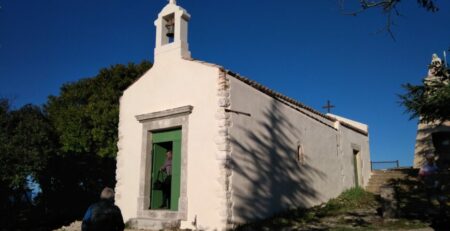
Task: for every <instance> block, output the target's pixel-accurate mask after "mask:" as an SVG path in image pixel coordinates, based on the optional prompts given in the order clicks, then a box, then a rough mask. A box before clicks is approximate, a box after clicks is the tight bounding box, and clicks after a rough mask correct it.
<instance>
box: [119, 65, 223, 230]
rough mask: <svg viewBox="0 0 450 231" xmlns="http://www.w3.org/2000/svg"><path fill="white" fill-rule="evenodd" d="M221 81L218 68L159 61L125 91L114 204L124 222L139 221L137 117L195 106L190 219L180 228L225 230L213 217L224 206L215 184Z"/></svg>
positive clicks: (139, 139) (190, 159) (191, 133)
mask: <svg viewBox="0 0 450 231" xmlns="http://www.w3.org/2000/svg"><path fill="white" fill-rule="evenodd" d="M218 76H219V69H218V68H215V67H210V66H206V65H202V64H199V63H196V62H193V61H188V60H183V59H173V58H170V59H169V58H168V59H167V60H164V59H163V58H161V57H160V58H159V59H158V60H157V62H156V63H155V65H154V66H153V68H152V69H151V70H149V71H148V72H147V73H146V74H145V75H144V76H143V77H141V78H140V79H139V80H138V81H137V82H136V83H134V84H133V85H132V86H130V87H129V88H128V89H127V90H126V91H125V92H124V95H123V96H122V98H121V101H120V120H119V143H118V147H119V153H118V157H117V161H118V163H117V179H118V182H117V185H116V193H117V195H116V203H117V205H118V206H119V207H120V208H121V210H122V213H123V216H124V220H125V221H127V220H129V219H130V218H135V217H136V216H137V199H138V190H139V176H140V169H139V168H140V160H141V151H142V125H141V124H140V123H139V122H138V121H137V120H136V118H135V116H136V115H139V114H145V113H151V112H156V111H163V110H167V109H171V108H176V107H181V106H186V105H192V106H193V107H194V108H193V112H192V114H190V115H189V125H188V127H189V129H188V130H189V134H188V145H187V149H188V151H187V152H188V160H187V162H188V164H187V165H188V167H187V200H188V204H187V216H188V219H187V221H182V228H183V227H191V222H192V221H193V220H194V218H195V217H196V219H197V224H198V226H199V227H204V228H207V229H213V228H216V227H219V226H223V224H221V220H220V217H219V214H217V213H215V212H214V211H217V210H219V209H220V208H221V207H222V205H221V204H220V198H219V197H220V195H219V194H220V190H221V187H220V184H219V182H218V181H217V178H218V177H219V167H220V166H219V162H218V161H217V160H216V156H215V153H216V149H217V148H216V144H215V142H214V136H215V135H216V134H217V122H216V120H215V113H216V110H217V101H218V97H217V79H218ZM182 148H184V147H182ZM222 194H223V193H222Z"/></svg>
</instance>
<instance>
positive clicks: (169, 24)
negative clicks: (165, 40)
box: [166, 18, 175, 38]
mask: <svg viewBox="0 0 450 231" xmlns="http://www.w3.org/2000/svg"><path fill="white" fill-rule="evenodd" d="M166 28H167V33H166V36H167V37H169V38H173V36H174V34H175V32H174V30H175V23H174V20H173V18H172V19H169V20H168V21H167V23H166Z"/></svg>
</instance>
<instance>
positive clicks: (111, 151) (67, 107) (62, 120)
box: [45, 62, 152, 158]
mask: <svg viewBox="0 0 450 231" xmlns="http://www.w3.org/2000/svg"><path fill="white" fill-rule="evenodd" d="M151 66H152V65H151V64H150V63H149V62H142V63H140V64H138V65H134V64H128V66H125V65H115V66H112V67H110V68H108V69H102V70H100V73H99V74H98V75H97V76H96V77H94V78H87V79H82V80H79V81H77V82H75V83H68V84H64V85H63V86H62V88H61V92H60V95H59V96H50V97H49V100H48V103H47V104H46V106H45V109H46V111H47V112H48V115H49V118H50V120H51V122H52V123H53V125H54V127H55V129H56V131H57V133H58V135H59V138H60V143H61V153H72V154H89V155H98V156H100V157H112V158H113V157H115V156H116V152H117V146H116V144H117V125H118V121H119V98H120V96H121V95H122V92H123V91H124V90H125V89H126V88H127V87H128V86H130V85H131V84H132V83H133V82H134V81H136V79H137V78H139V77H140V76H141V75H143V73H145V72H146V71H147V70H148V69H149V68H150V67H151Z"/></svg>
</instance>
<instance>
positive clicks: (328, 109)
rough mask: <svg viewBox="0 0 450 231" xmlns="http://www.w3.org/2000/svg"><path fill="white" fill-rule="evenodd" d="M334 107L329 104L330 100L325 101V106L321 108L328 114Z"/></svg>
mask: <svg viewBox="0 0 450 231" xmlns="http://www.w3.org/2000/svg"><path fill="white" fill-rule="evenodd" d="M334 107H335V106H334V105H332V104H331V103H330V100H327V105H325V106H323V107H322V108H325V109H327V112H328V113H330V112H331V108H334Z"/></svg>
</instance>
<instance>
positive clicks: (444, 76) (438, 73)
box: [423, 54, 450, 93]
mask: <svg viewBox="0 0 450 231" xmlns="http://www.w3.org/2000/svg"><path fill="white" fill-rule="evenodd" d="M449 81H450V72H449V70H448V69H447V68H446V66H445V64H443V63H442V60H441V58H439V56H438V55H437V54H433V55H432V57H431V64H430V65H429V66H428V76H427V77H425V79H424V81H423V82H424V85H425V87H426V91H427V92H428V93H432V92H433V91H434V90H436V88H439V87H442V86H446V85H448V84H449Z"/></svg>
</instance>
